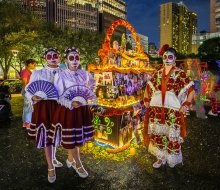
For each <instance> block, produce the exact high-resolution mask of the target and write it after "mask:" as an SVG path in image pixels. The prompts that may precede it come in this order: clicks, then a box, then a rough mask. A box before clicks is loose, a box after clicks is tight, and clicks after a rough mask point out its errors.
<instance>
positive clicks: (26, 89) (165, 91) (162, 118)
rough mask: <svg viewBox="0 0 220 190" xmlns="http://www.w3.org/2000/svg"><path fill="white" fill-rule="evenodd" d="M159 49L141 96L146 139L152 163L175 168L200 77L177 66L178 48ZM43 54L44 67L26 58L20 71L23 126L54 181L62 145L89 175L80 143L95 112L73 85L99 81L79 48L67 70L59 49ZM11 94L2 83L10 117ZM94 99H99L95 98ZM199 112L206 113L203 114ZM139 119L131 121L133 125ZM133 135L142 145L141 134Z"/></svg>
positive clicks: (71, 164) (0, 97)
mask: <svg viewBox="0 0 220 190" xmlns="http://www.w3.org/2000/svg"><path fill="white" fill-rule="evenodd" d="M159 54H160V56H161V57H162V59H163V66H162V68H161V69H159V70H157V71H155V72H154V73H153V74H152V76H151V78H150V80H149V81H148V82H147V83H146V89H145V93H144V97H143V100H140V102H142V103H143V102H144V104H143V105H144V106H145V108H146V112H145V116H144V130H143V142H144V145H146V146H147V147H148V150H149V152H150V153H151V154H153V155H154V156H155V157H156V161H155V162H154V163H153V167H154V168H159V167H161V166H162V165H165V164H166V163H167V164H168V165H169V166H170V167H175V166H176V165H177V164H179V163H182V160H183V156H182V152H181V146H182V143H183V139H184V138H185V137H186V126H185V125H186V123H185V114H186V112H187V110H189V107H190V106H191V104H192V102H193V101H195V102H196V104H197V105H198V104H199V105H200V106H203V105H201V104H200V103H199V101H200V100H201V99H199V100H198V101H196V97H197V98H198V97H200V94H201V93H200V91H199V90H198V88H197V86H198V85H197V84H198V76H194V78H193V77H192V73H191V74H190V73H187V70H185V71H184V70H183V69H180V68H178V67H177V66H176V62H175V61H176V50H175V49H174V48H172V47H169V46H168V45H164V46H163V47H162V48H161V49H160V52H159ZM44 58H45V66H44V67H43V68H42V69H40V70H35V67H36V61H35V60H34V59H28V60H27V61H26V62H25V69H23V70H22V72H21V79H22V96H23V98H24V109H23V127H25V128H26V129H27V132H28V136H29V137H30V139H34V140H35V141H36V146H37V148H39V149H44V153H45V158H46V162H47V166H48V181H49V182H50V183H53V182H55V180H56V170H55V169H56V168H58V167H62V166H63V164H62V163H61V162H60V161H58V160H57V159H56V148H57V147H58V146H59V145H62V146H63V148H64V149H66V150H67V159H66V165H67V167H68V168H73V169H74V170H75V171H76V173H77V174H78V175H79V176H80V177H82V178H86V177H88V172H87V171H86V169H85V168H84V166H83V164H82V162H81V159H80V147H81V146H83V145H84V144H85V143H86V142H87V141H91V140H93V138H94V137H93V134H94V128H93V123H92V120H93V114H92V112H91V109H90V106H89V103H88V101H87V100H86V97H85V96H84V95H83V94H82V93H81V94H80V93H79V94H77V93H78V92H77V91H76V90H74V87H76V86H77V88H79V89H80V91H81V92H85V91H86V92H87V91H91V92H93V90H94V88H95V80H94V79H93V76H92V75H91V74H90V73H89V72H87V71H84V70H80V69H79V65H80V53H79V52H78V50H77V49H76V48H72V47H71V48H68V49H67V50H65V55H64V58H65V64H66V67H67V68H65V69H61V68H60V67H59V64H60V60H61V54H60V52H59V51H58V50H57V49H54V48H49V49H47V50H46V51H45V52H44ZM188 65H189V64H188ZM188 69H189V70H190V68H188ZM0 82H1V83H2V82H3V80H1V81H0ZM199 88H200V87H199ZM9 94H10V92H9V90H8V87H5V86H4V87H3V85H0V111H1V112H0V113H1V114H2V113H3V112H2V110H3V109H5V108H8V109H7V110H8V112H7V113H5V112H4V114H6V115H7V116H8V117H9V116H10V113H11V111H10V95H9ZM196 94H197V96H196ZM93 98H94V101H96V100H95V99H96V97H95V96H94V97H93ZM1 105H2V106H1ZM3 107H4V108H3ZM198 109H200V110H201V108H198ZM215 111H216V110H215ZM1 114H0V121H1V118H2V117H1ZM197 116H198V117H199V116H201V118H206V117H205V115H201V113H200V115H199V113H198V114H197ZM136 123H137V122H136ZM136 123H135V122H134V123H133V125H134V126H133V127H134V128H135V125H136ZM135 134H136V135H135V136H136V138H137V141H138V142H139V144H140V143H141V140H140V136H139V135H138V133H135Z"/></svg>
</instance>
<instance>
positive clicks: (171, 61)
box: [163, 51, 176, 66]
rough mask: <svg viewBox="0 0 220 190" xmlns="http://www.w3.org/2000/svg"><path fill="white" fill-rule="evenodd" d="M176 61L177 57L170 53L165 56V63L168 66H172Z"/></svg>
mask: <svg viewBox="0 0 220 190" xmlns="http://www.w3.org/2000/svg"><path fill="white" fill-rule="evenodd" d="M175 60H176V57H175V55H174V54H173V53H172V52H170V51H166V52H165V53H164V54H163V63H164V64H165V65H167V66H171V65H173V64H174V63H175Z"/></svg>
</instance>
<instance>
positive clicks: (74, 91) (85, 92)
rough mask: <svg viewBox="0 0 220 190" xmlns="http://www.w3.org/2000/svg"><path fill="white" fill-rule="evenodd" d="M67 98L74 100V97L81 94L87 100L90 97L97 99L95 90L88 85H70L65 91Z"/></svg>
mask: <svg viewBox="0 0 220 190" xmlns="http://www.w3.org/2000/svg"><path fill="white" fill-rule="evenodd" d="M62 96H64V98H65V99H68V100H70V101H71V100H73V98H75V97H77V96H80V97H83V98H84V99H85V100H86V101H87V100H89V99H96V95H95V94H94V92H93V91H92V90H90V89H89V88H88V87H86V86H80V85H79V86H78V85H75V86H71V87H69V88H68V89H67V90H66V91H65V92H64V93H63V95H62Z"/></svg>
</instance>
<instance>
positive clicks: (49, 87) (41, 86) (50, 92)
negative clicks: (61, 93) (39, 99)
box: [27, 80, 58, 99]
mask: <svg viewBox="0 0 220 190" xmlns="http://www.w3.org/2000/svg"><path fill="white" fill-rule="evenodd" d="M27 91H28V92H29V93H30V94H32V95H35V94H36V93H37V92H39V91H42V92H44V93H45V94H46V96H47V99H57V98H58V92H57V90H56V88H55V86H54V85H53V83H51V82H48V81H44V80H38V81H34V82H32V83H31V84H30V85H28V87H27Z"/></svg>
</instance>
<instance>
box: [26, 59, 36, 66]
mask: <svg viewBox="0 0 220 190" xmlns="http://www.w3.org/2000/svg"><path fill="white" fill-rule="evenodd" d="M31 63H36V61H35V60H34V59H28V60H26V61H25V66H28V65H29V64H31Z"/></svg>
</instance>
